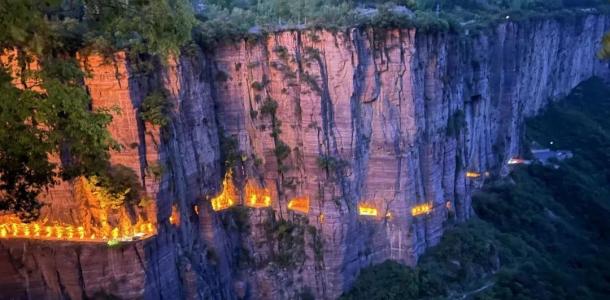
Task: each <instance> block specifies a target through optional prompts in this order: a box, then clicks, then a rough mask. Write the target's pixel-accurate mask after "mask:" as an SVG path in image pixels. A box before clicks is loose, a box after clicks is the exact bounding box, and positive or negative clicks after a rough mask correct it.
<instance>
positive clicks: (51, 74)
mask: <svg viewBox="0 0 610 300" xmlns="http://www.w3.org/2000/svg"><path fill="white" fill-rule="evenodd" d="M194 23H195V19H194V17H193V16H192V11H191V9H190V3H189V2H188V1H186V0H133V1H123V0H76V1H61V0H46V1H40V0H0V28H3V30H1V31H0V51H4V50H5V49H11V50H16V52H17V55H16V56H15V57H13V58H12V59H13V60H14V62H17V65H18V67H19V68H20V69H21V70H20V71H21V72H20V74H19V76H20V78H19V79H20V81H21V83H22V84H21V85H22V87H21V88H17V87H15V86H14V83H13V78H11V75H12V71H14V70H8V69H5V67H0V123H1V124H2V126H1V127H0V211H9V212H13V213H16V214H17V215H19V216H20V217H21V218H22V219H23V220H26V221H30V220H33V219H36V218H37V217H38V214H39V209H40V207H41V204H40V203H39V201H38V200H37V198H38V196H39V194H40V193H41V192H42V191H44V190H45V189H48V188H50V187H52V186H53V185H55V184H56V183H57V180H58V179H59V178H61V179H65V180H69V179H72V178H75V177H76V176H97V177H99V178H101V180H100V184H101V185H118V186H108V188H110V190H117V189H120V190H122V189H123V187H122V186H121V184H123V185H125V184H127V185H129V186H135V184H134V182H131V181H130V180H128V178H129V177H133V176H132V175H133V174H130V173H129V172H125V171H124V170H119V169H117V168H112V167H111V166H110V165H109V163H108V158H109V150H110V149H115V150H119V148H120V147H119V145H118V144H116V142H115V141H114V140H113V139H112V137H111V136H110V134H109V132H108V131H107V129H106V126H107V125H108V124H109V122H110V121H111V115H110V114H109V112H110V111H109V109H110V108H106V109H101V110H95V111H93V110H91V99H90V97H89V95H88V93H87V91H86V89H85V87H84V85H83V78H84V76H85V74H83V72H82V71H81V70H80V67H79V64H78V63H77V61H76V59H75V58H74V57H75V55H76V53H77V52H86V50H91V51H97V52H102V53H112V52H114V51H117V50H122V49H124V50H128V51H129V52H130V53H131V54H132V57H136V58H137V57H138V54H146V55H147V56H160V57H165V56H167V55H171V54H178V52H179V49H180V46H182V45H184V44H185V43H186V42H188V41H189V40H190V37H191V29H192V27H193V26H194ZM33 57H35V58H36V61H37V62H38V65H39V67H40V69H39V70H28V68H27V65H28V64H27V62H28V60H32V58H33ZM117 170H119V171H117ZM112 177H118V178H122V179H121V181H122V183H121V182H117V181H116V180H112ZM137 192H138V191H137V189H134V188H131V190H130V193H131V194H130V195H129V197H130V198H136V197H137Z"/></svg>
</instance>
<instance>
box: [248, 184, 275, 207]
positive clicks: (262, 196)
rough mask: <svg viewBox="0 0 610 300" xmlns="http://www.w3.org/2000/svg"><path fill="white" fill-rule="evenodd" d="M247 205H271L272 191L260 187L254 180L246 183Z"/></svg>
mask: <svg viewBox="0 0 610 300" xmlns="http://www.w3.org/2000/svg"><path fill="white" fill-rule="evenodd" d="M246 205H247V206H249V207H253V208H263V207H269V206H271V192H269V189H267V188H260V187H258V185H257V184H256V183H255V182H254V181H253V180H248V183H246Z"/></svg>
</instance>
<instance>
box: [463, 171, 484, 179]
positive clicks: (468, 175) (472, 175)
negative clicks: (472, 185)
mask: <svg viewBox="0 0 610 300" xmlns="http://www.w3.org/2000/svg"><path fill="white" fill-rule="evenodd" d="M466 177H468V178H479V177H481V173H478V172H472V171H469V172H466Z"/></svg>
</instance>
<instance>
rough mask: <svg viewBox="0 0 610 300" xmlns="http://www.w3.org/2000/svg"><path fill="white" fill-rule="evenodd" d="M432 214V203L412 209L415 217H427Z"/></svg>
mask: <svg viewBox="0 0 610 300" xmlns="http://www.w3.org/2000/svg"><path fill="white" fill-rule="evenodd" d="M430 212H432V204H430V203H424V204H419V205H416V206H414V207H412V208H411V215H412V216H414V217H416V216H421V215H427V214H429V213H430Z"/></svg>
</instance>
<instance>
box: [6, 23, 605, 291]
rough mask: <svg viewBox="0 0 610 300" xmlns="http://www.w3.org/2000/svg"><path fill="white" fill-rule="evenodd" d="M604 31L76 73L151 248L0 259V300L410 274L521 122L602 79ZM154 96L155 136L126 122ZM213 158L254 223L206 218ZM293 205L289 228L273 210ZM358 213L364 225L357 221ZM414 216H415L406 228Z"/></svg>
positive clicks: (95, 62)
mask: <svg viewBox="0 0 610 300" xmlns="http://www.w3.org/2000/svg"><path fill="white" fill-rule="evenodd" d="M609 25H610V19H609V18H608V17H605V16H587V17H579V18H576V19H574V20H572V21H570V22H566V21H556V20H539V21H530V22H524V23H503V24H500V25H499V26H497V27H495V28H490V29H486V30H483V31H481V32H477V33H470V34H468V35H460V36H458V35H454V34H448V33H423V32H417V31H416V30H406V29H405V30H389V31H385V32H373V31H367V30H356V29H352V30H348V31H345V32H338V33H331V32H328V31H303V32H298V31H289V32H281V33H276V34H272V35H269V36H268V37H266V38H265V39H262V40H260V41H257V42H246V41H243V42H240V43H235V44H230V45H224V46H221V47H219V48H217V49H215V51H214V52H213V53H208V54H203V53H191V55H190V56H184V57H181V58H179V59H170V62H169V63H167V64H163V65H160V67H159V71H158V72H157V73H155V74H153V75H149V76H141V75H139V74H138V73H137V72H135V71H134V70H132V69H130V68H131V67H130V65H129V63H128V62H127V61H126V60H125V58H124V56H122V55H118V56H117V58H116V59H115V60H114V61H112V62H110V64H103V63H102V62H101V61H100V60H99V59H90V62H91V64H90V67H91V71H92V74H93V77H92V78H90V79H88V80H87V81H86V84H87V86H88V88H89V91H90V93H91V95H92V98H93V102H94V103H93V104H94V106H96V105H113V104H114V105H118V106H119V107H120V108H121V110H122V113H121V114H120V115H119V116H117V117H116V118H115V120H114V121H113V124H112V126H111V127H110V130H111V132H112V133H113V135H114V136H115V137H116V138H117V140H118V141H120V142H121V143H122V144H123V145H125V146H126V150H125V151H124V152H121V153H115V154H113V162H115V163H121V164H125V165H128V166H130V167H131V168H133V169H134V170H135V171H136V172H137V174H138V175H140V176H141V180H142V183H143V184H144V186H145V187H146V191H147V192H148V193H150V194H152V195H154V196H155V199H156V207H157V222H158V229H157V230H158V235H157V236H156V237H155V238H152V239H150V240H146V241H140V242H136V243H132V244H128V245H123V246H122V247H119V248H114V249H109V248H107V247H105V246H99V245H71V244H66V243H56V244H47V243H41V242H28V241H1V242H0V266H2V268H0V270H2V271H0V285H1V286H0V287H2V291H5V290H11V293H10V294H5V293H4V292H2V295H1V296H0V298H12V297H15V298H27V297H28V296H29V297H32V298H62V297H63V298H75V299H78V298H84V297H93V296H94V295H96V294H97V295H112V296H117V297H120V298H150V299H152V298H164V299H179V298H189V299H197V298H198V299H237V298H242V297H243V298H249V299H290V298H295V297H297V295H299V294H302V293H311V294H313V295H315V296H316V298H320V299H333V298H335V297H337V296H338V295H340V294H341V293H342V292H343V291H344V290H346V289H347V288H349V286H350V284H351V283H352V282H353V280H354V279H355V278H356V276H357V275H358V272H359V270H360V269H361V268H363V267H366V266H368V265H370V264H373V263H378V262H381V261H383V260H386V259H395V260H399V261H401V262H403V263H405V264H410V265H412V264H415V263H416V262H417V257H418V256H419V255H421V254H422V253H423V252H424V251H425V249H426V248H428V247H430V246H433V245H435V244H436V243H437V242H438V241H439V239H440V237H441V235H442V233H443V229H444V224H445V223H446V222H448V221H452V220H457V221H462V220H466V219H468V218H469V217H471V216H472V208H471V205H470V194H471V193H472V191H473V189H475V188H476V187H478V186H480V184H481V182H482V178H484V177H485V173H486V172H489V174H491V175H497V174H500V175H501V174H503V173H504V172H505V171H506V170H505V163H506V161H507V160H508V159H509V158H511V157H513V156H516V155H518V153H519V150H520V147H521V144H520V139H521V134H522V132H521V130H522V124H523V120H524V118H526V117H528V116H531V115H533V114H535V113H537V112H538V111H540V110H541V109H542V108H544V107H545V105H547V104H548V103H549V101H550V100H552V99H557V98H559V97H561V96H562V95H565V94H567V93H568V92H569V91H570V90H571V89H572V88H573V87H575V86H576V85H577V84H578V83H580V82H581V81H583V80H585V79H587V78H589V77H591V76H594V75H599V76H606V75H607V70H608V66H607V65H606V64H605V63H602V62H600V61H598V59H597V58H596V56H595V53H596V49H598V44H599V41H600V39H601V37H602V35H603V33H604V32H605V31H606V30H608V28H609V27H610V26H609ZM117 66H118V67H117ZM160 85H161V86H164V88H165V89H166V90H167V91H168V95H169V100H170V101H171V102H172V103H173V108H172V116H171V117H172V122H171V124H170V125H169V126H167V127H165V128H162V129H160V128H157V127H155V126H152V125H151V124H147V123H145V122H143V121H142V120H140V118H138V114H137V110H138V107H139V105H140V103H141V101H142V99H143V98H144V97H145V96H146V95H147V94H148V93H149V92H150V91H152V90H154V89H156V88H159V86H160ZM227 141H236V142H237V144H234V145H236V149H227V147H226V145H227V144H229V145H230V144H231V143H228V142H227ZM223 145H225V146H223ZM278 149H279V150H278ZM288 149H289V150H288ZM228 152H236V153H237V152H238V153H239V155H238V157H237V160H236V162H235V165H234V168H233V170H234V181H233V182H234V184H235V186H236V188H237V190H239V191H241V192H243V191H244V186H245V184H246V182H247V181H248V180H250V182H256V184H258V185H260V186H261V187H262V186H265V187H267V188H269V189H270V191H271V194H272V204H271V208H257V209H253V208H245V207H237V208H233V209H230V210H227V211H222V212H214V211H213V210H212V207H211V205H210V199H211V198H213V197H214V196H215V195H216V194H218V193H219V192H220V191H221V189H222V186H221V185H222V179H223V176H224V172H225V169H226V168H225V158H226V157H227V154H228ZM153 164H161V165H162V166H163V170H164V172H163V174H162V175H161V176H160V178H154V177H153V176H151V173H150V168H151V166H152V165H153ZM467 171H470V172H477V173H479V174H481V177H480V178H479V179H472V178H467V177H466V172H467ZM70 191H71V188H70V185H69V183H64V184H63V185H62V186H60V187H58V188H57V189H55V190H53V191H51V192H50V193H49V195H48V196H47V199H50V200H49V201H48V202H49V203H50V209H52V210H53V211H57V214H59V215H64V214H66V213H68V212H69V211H70V210H71V209H72V208H71V207H72V206H70V205H67V204H66V203H71V202H70V200H69V199H70ZM303 196H306V197H308V199H309V203H310V207H309V211H308V213H307V214H303V213H300V212H295V211H292V210H289V209H288V202H289V201H290V200H291V199H293V198H295V197H303ZM247 200H248V199H245V197H243V196H242V197H241V198H240V199H237V201H238V202H240V203H244V201H247ZM363 203H366V204H367V205H368V206H370V207H375V208H376V209H377V214H378V216H377V217H368V216H360V215H359V213H358V212H359V210H358V208H359V205H360V204H363ZM419 204H429V205H431V206H432V211H431V212H430V213H429V214H424V215H420V216H412V211H411V210H412V208H413V207H414V206H416V205H419ZM173 207H175V210H176V212H177V213H178V214H179V216H180V218H179V223H177V224H171V223H170V222H169V217H170V215H171V212H172V208H173ZM77 208H78V207H77Z"/></svg>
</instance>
